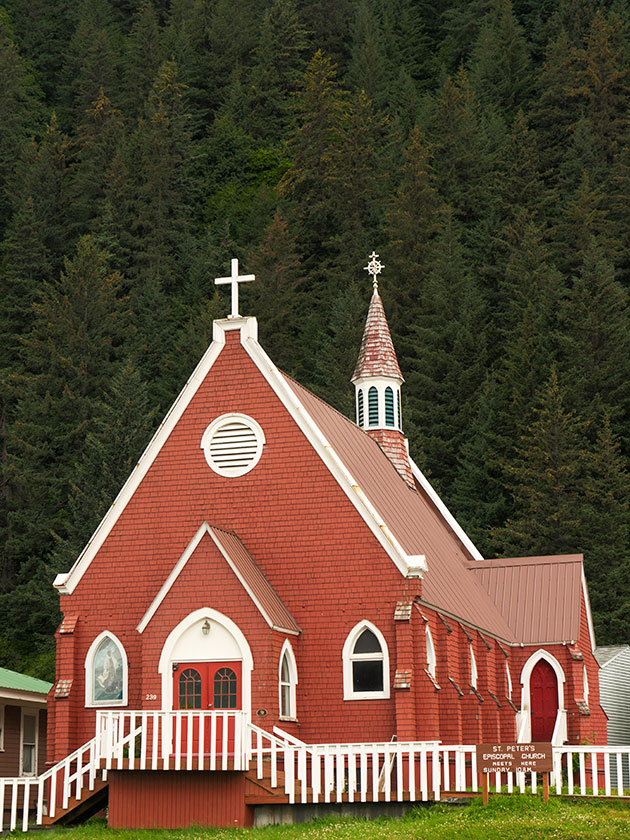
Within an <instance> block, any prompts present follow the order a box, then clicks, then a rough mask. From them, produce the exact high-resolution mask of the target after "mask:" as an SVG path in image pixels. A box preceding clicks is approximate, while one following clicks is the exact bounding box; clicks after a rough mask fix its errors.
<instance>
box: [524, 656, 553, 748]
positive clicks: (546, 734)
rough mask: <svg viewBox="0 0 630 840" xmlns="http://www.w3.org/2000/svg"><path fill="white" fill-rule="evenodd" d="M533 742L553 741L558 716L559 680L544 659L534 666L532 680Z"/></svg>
mask: <svg viewBox="0 0 630 840" xmlns="http://www.w3.org/2000/svg"><path fill="white" fill-rule="evenodd" d="M529 685H530V695H531V704H532V706H531V709H532V741H551V736H552V735H553V729H554V726H555V725H556V718H557V716H558V680H557V677H556V673H555V671H554V670H553V668H552V667H551V665H550V664H549V663H548V662H547V661H546V660H544V659H541V660H540V661H539V662H537V663H536V665H534V669H533V671H532V676H531V679H530V684H529Z"/></svg>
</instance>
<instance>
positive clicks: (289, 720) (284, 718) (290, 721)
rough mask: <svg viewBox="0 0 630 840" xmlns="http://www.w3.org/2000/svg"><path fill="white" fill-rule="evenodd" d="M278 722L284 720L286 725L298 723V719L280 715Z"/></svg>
mask: <svg viewBox="0 0 630 840" xmlns="http://www.w3.org/2000/svg"><path fill="white" fill-rule="evenodd" d="M278 720H283V721H285V722H286V723H297V722H298V719H297V718H296V717H285V716H284V715H278Z"/></svg>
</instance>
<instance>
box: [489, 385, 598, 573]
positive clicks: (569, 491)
mask: <svg viewBox="0 0 630 840" xmlns="http://www.w3.org/2000/svg"><path fill="white" fill-rule="evenodd" d="M587 460H588V455H587V442H586V427H585V424H584V422H583V421H582V420H581V419H580V418H579V417H577V416H576V415H575V414H574V413H573V412H572V411H570V410H567V408H566V407H565V404H564V393H563V391H562V388H561V386H560V384H559V382H558V377H557V375H556V373H555V371H554V372H552V374H551V376H550V377H549V380H548V381H547V383H546V384H545V385H544V387H543V388H542V389H541V391H540V392H539V393H538V396H537V399H536V400H535V401H534V404H533V406H532V407H531V409H530V411H527V412H525V413H524V415H523V419H522V421H521V423H520V424H519V430H518V437H517V439H516V445H515V447H514V453H513V457H512V458H511V459H510V460H509V461H507V462H505V463H504V465H503V468H504V472H505V474H506V476H507V479H508V482H509V484H508V486H510V485H511V492H512V496H513V499H514V503H515V510H514V513H513V514H512V516H510V518H509V519H508V520H507V522H506V523H505V526H504V527H502V528H497V529H496V531H495V533H494V538H495V540H496V544H497V545H498V546H499V548H500V551H501V553H502V554H504V555H507V556H511V557H518V556H524V555H525V556H526V555H540V554H571V553H575V552H576V551H581V550H582V548H583V545H582V539H581V535H582V534H583V533H584V531H583V527H584V522H583V516H584V513H583V503H582V501H581V499H582V493H583V484H584V481H585V478H586V476H587V474H588V469H587Z"/></svg>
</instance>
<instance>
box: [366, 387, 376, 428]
mask: <svg viewBox="0 0 630 840" xmlns="http://www.w3.org/2000/svg"><path fill="white" fill-rule="evenodd" d="M368 421H369V424H370V426H378V391H377V390H376V388H375V387H374V385H372V387H371V388H370V390H369V391H368Z"/></svg>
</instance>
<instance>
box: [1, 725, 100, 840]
mask: <svg viewBox="0 0 630 840" xmlns="http://www.w3.org/2000/svg"><path fill="white" fill-rule="evenodd" d="M97 741H98V738H92V739H91V740H90V741H88V742H87V743H86V744H83V746H82V747H79V749H77V750H75V751H74V752H73V753H70V755H68V756H66V758H64V759H62V760H61V761H60V762H58V763H57V764H55V766H54V767H51V768H50V769H49V770H46V772H45V773H42V774H41V775H40V776H31V777H24V776H20V777H16V778H0V803H2V806H4V803H5V802H6V798H7V794H9V796H10V805H9V807H8V809H6V810H8V819H7V820H6V826H5V819H4V815H5V808H4V807H0V831H4V830H6V829H7V828H8V830H9V831H14V830H15V829H16V828H17V827H18V823H19V824H20V828H21V830H22V831H28V829H29V825H30V823H29V819H30V814H31V812H32V813H33V814H34V817H35V820H34V823H35V825H42V823H43V819H44V816H49V817H54V816H55V814H56V812H57V810H58V808H59V807H61V808H63V809H65V808H67V807H68V806H69V804H70V799H71V798H72V797H74V798H75V799H77V800H80V799H81V795H82V791H83V789H84V788H87V789H88V790H94V787H95V782H96V779H97V776H98V773H99V768H98V745H97ZM59 803H61V805H59Z"/></svg>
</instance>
